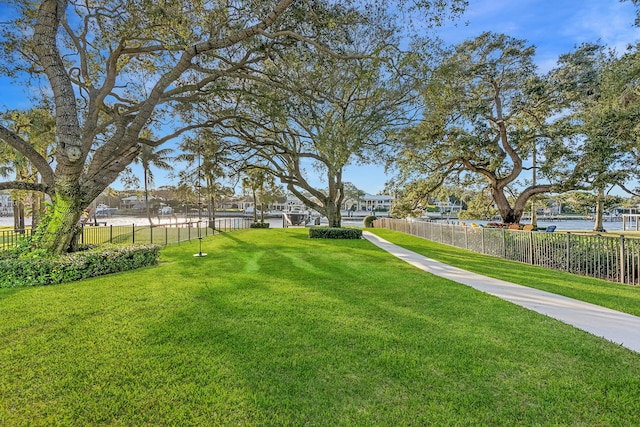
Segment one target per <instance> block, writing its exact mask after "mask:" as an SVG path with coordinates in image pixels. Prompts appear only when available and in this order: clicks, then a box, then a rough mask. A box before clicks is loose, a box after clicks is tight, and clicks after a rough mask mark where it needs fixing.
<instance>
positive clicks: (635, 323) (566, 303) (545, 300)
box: [363, 231, 640, 353]
mask: <svg viewBox="0 0 640 427" xmlns="http://www.w3.org/2000/svg"><path fill="white" fill-rule="evenodd" d="M363 234H364V237H365V239H367V240H369V241H370V242H371V243H373V244H374V245H376V246H378V247H380V248H382V249H384V250H386V251H388V252H389V253H391V254H393V255H395V256H397V257H398V258H400V259H402V260H404V261H406V262H408V263H409V264H411V265H414V266H415V267H418V268H420V269H421V270H424V271H427V272H429V273H431V274H435V275H436V276H440V277H443V278H446V279H449V280H452V281H454V282H458V283H462V284H463V285H467V286H471V287H472V288H475V289H477V290H479V291H482V292H485V293H488V294H491V295H494V296H496V297H498V298H502V299H504V300H506V301H510V302H512V303H514V304H518V305H520V306H522V307H525V308H527V309H529V310H533V311H536V312H538V313H541V314H544V315H546V316H549V317H552V318H554V319H557V320H560V321H561V322H564V323H567V324H569V325H573V326H575V327H576V328H578V329H582V330H583V331H587V332H589V333H591V334H593V335H596V336H598V337H603V338H605V339H607V340H609V341H612V342H614V343H617V344H620V345H622V346H623V347H626V348H628V349H630V350H633V351H636V352H639V353H640V317H637V316H632V315H630V314H626V313H621V312H619V311H615V310H611V309H608V308H604V307H600V306H598V305H594V304H590V303H587V302H583V301H578V300H575V299H572V298H567V297H564V296H561V295H556V294H552V293H550V292H545V291H540V290H538V289H533V288H528V287H526V286H521V285H516V284H515V283H509V282H505V281H503V280H499V279H494V278H491V277H486V276H482V275H480V274H476V273H472V272H469V271H466V270H462V269H460V268H457V267H453V266H450V265H447V264H443V263H441V262H439V261H435V260H433V259H430V258H427V257H425V256H422V255H419V254H417V253H415V252H411V251H409V250H407V249H404V248H402V247H400V246H398V245H394V244H393V243H390V242H388V241H386V240H384V239H382V238H380V237H378V236H376V235H375V234H373V233H370V232H368V231H365V232H364V233H363Z"/></svg>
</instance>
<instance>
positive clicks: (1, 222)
mask: <svg viewBox="0 0 640 427" xmlns="http://www.w3.org/2000/svg"><path fill="white" fill-rule="evenodd" d="M239 218H243V217H219V218H216V220H220V221H223V220H225V219H227V220H230V221H232V220H236V219H239ZM244 218H246V217H244ZM152 220H153V223H154V224H155V225H158V224H176V223H184V222H187V221H195V220H197V218H193V217H190V218H185V217H183V216H177V217H173V216H164V217H160V218H157V217H156V218H152ZM98 221H99V222H100V225H104V224H105V223H106V224H107V225H134V224H135V225H137V226H144V225H149V220H148V219H147V218H146V217H136V216H119V215H114V216H111V217H99V218H98ZM265 221H266V222H268V223H269V226H270V227H271V228H282V218H265ZM437 221H438V222H445V223H450V224H457V223H459V222H460V221H459V220H457V219H455V220H445V219H439V220H437ZM26 222H27V226H30V225H31V220H30V219H29V218H27V220H26ZM464 222H466V223H471V222H475V223H476V224H482V225H485V224H486V223H487V222H492V221H486V220H477V221H476V220H466V221H464ZM528 223H529V222H528V221H523V224H528ZM321 224H322V225H327V220H326V218H323V220H322V222H321ZM342 224H343V225H346V226H357V227H361V226H362V218H349V217H347V216H343V218H342ZM593 224H594V222H593V221H591V220H566V221H565V220H562V221H548V220H545V219H544V218H541V219H539V220H538V226H539V227H547V226H549V225H555V226H556V227H557V230H569V231H573V230H593ZM0 226H13V218H12V217H0ZM604 228H605V229H606V230H608V231H617V230H622V221H605V223H604Z"/></svg>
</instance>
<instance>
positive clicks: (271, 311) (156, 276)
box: [0, 229, 640, 426]
mask: <svg viewBox="0 0 640 427" xmlns="http://www.w3.org/2000/svg"><path fill="white" fill-rule="evenodd" d="M306 233H307V230H304V229H277V230H258V229H256V230H247V231H239V232H234V233H227V234H220V235H216V236H215V237H210V238H207V239H205V240H204V241H203V251H204V252H207V253H208V254H209V255H208V256H207V257H205V258H196V257H193V256H192V255H193V254H194V253H196V252H198V242H197V241H194V242H190V243H183V244H181V245H179V246H177V245H176V246H170V247H167V248H165V249H163V251H162V258H161V261H162V263H161V265H159V266H157V267H151V268H146V269H142V270H138V271H134V272H127V273H122V274H117V275H112V276H107V277H101V278H96V279H91V280H85V281H82V282H77V283H69V284H63V285H57V286H50V287H39V288H20V289H0V342H1V343H2V345H1V346H0V425H7V426H38V425H41V426H51V425H78V426H85V425H135V426H139V425H149V426H157V425H179V426H186V425H198V426H201V425H220V426H229V425H243V426H253V425H255V426H265V425H268V426H410V425H414V426H423V425H491V426H493V425H508V426H513V425H589V426H593V425H602V426H609V425H638V424H640V355H639V354H637V353H634V352H631V351H629V350H626V349H624V348H621V347H619V346H617V345H614V344H611V343H609V342H607V341H605V340H602V339H599V338H596V337H593V336H591V335H589V334H587V333H584V332H581V331H579V330H576V329H574V328H572V327H570V326H567V325H564V324H562V323H559V322H556V321H554V320H551V319H549V318H547V317H545V316H541V315H537V314H535V313H532V312H529V311H527V310H525V309H522V308H520V307H517V306H514V305H512V304H510V303H507V302H504V301H501V300H498V299H496V298H494V297H491V296H489V295H486V294H483V293H480V292H477V291H474V290H472V289H470V288H467V287H465V286H462V285H457V284H454V283H452V282H449V281H446V280H444V279H440V278H437V277H435V276H432V275H429V274H427V273H424V272H422V271H420V270H418V269H415V268H413V267H411V266H410V265H408V264H406V263H404V262H402V261H400V260H398V259H396V258H394V257H393V256H391V255H389V254H387V253H385V252H383V251H381V250H379V249H377V248H376V247H374V246H373V245H371V244H370V243H369V242H367V241H365V240H355V241H354V240H344V241H335V240H331V241H329V240H316V239H314V240H310V239H308V238H307V234H306ZM387 237H388V236H387ZM423 242H424V241H423ZM461 256H462V255H461ZM464 256H467V257H468V255H464ZM474 256H475V255H474ZM532 279H533V278H532Z"/></svg>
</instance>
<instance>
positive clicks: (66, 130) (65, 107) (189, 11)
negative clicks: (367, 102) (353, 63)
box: [0, 0, 464, 253]
mask: <svg viewBox="0 0 640 427" xmlns="http://www.w3.org/2000/svg"><path fill="white" fill-rule="evenodd" d="M349 3H350V2H344V1H340V2H337V1H336V2H332V1H330V0H327V1H306V2H303V1H294V0H264V1H253V0H238V1H234V2H232V3H229V2H226V1H213V2H211V1H203V0H191V1H169V0H158V1H148V0H127V1H119V0H88V1H73V0H40V1H37V2H35V3H34V2H31V1H27V0H15V1H14V2H12V3H11V5H12V7H13V9H12V10H13V11H16V12H17V14H18V15H19V16H18V17H17V18H16V19H15V20H13V21H12V22H11V23H8V24H6V23H5V24H3V26H2V39H1V40H0V42H1V43H2V49H0V52H2V53H1V54H2V58H0V72H3V73H5V74H8V75H13V76H16V77H21V76H22V75H23V73H31V74H32V75H33V76H34V78H35V79H38V75H40V76H42V79H41V80H39V82H40V83H42V84H44V85H46V86H48V90H50V94H51V97H52V98H53V105H54V110H55V117H56V141H57V148H56V158H55V163H54V164H53V165H50V164H49V162H48V161H47V159H45V158H44V157H43V156H42V155H40V154H39V153H38V152H37V151H36V150H35V149H34V148H33V147H32V146H31V145H30V144H29V142H28V141H25V140H24V139H23V138H21V137H20V135H18V134H16V133H15V132H14V131H12V130H11V129H10V128H9V127H8V126H6V125H5V124H4V123H2V124H0V141H2V142H1V143H3V144H8V145H10V146H12V147H13V148H14V149H16V150H18V151H19V152H21V153H22V154H23V155H24V156H26V157H27V158H28V159H29V160H30V161H31V163H32V164H33V165H34V166H35V167H36V168H37V169H38V171H39V172H40V175H41V177H42V181H41V182H39V183H32V184H31V185H29V186H28V190H35V191H42V192H45V193H48V194H49V195H50V196H51V198H52V200H53V212H52V214H51V216H50V218H49V223H48V226H47V228H46V231H45V233H44V236H43V240H42V245H43V247H45V248H46V249H47V250H48V251H50V252H55V253H61V252H64V251H67V250H69V248H70V247H71V245H72V241H73V237H74V234H75V228H76V224H77V223H78V219H79V218H80V214H81V212H82V211H83V210H84V209H85V208H86V207H87V206H88V205H89V204H90V203H91V201H92V200H93V199H95V198H96V197H97V196H98V195H99V194H100V193H101V192H102V191H103V190H104V189H105V188H106V187H107V186H108V185H110V184H111V183H112V182H113V181H114V180H115V179H116V178H117V177H118V175H119V174H120V173H121V172H122V171H123V170H124V169H125V168H126V167H127V165H129V164H130V163H131V162H132V161H133V159H135V158H136V157H137V156H138V153H139V150H140V147H141V144H143V145H150V146H159V145H161V144H163V143H164V142H166V141H168V140H171V139H172V138H175V137H176V136H178V135H180V134H182V133H184V132H187V131H189V130H190V129H193V128H194V127H198V126H202V125H205V124H204V123H187V124H183V123H181V122H180V121H179V120H177V119H176V120H173V121H172V120H171V118H172V117H174V119H175V118H176V117H177V116H172V113H173V112H174V111H175V110H176V109H177V108H178V106H179V105H188V104H189V103H190V102H197V100H198V99H199V98H201V97H203V96H207V97H209V98H211V97H219V99H221V101H220V102H219V105H221V106H222V108H221V109H220V110H218V111H216V112H215V115H210V116H208V117H207V118H206V121H207V122H208V123H206V124H207V125H210V124H212V122H215V121H216V120H220V118H221V117H223V116H226V115H228V114H233V111H228V110H226V107H230V106H226V105H225V103H224V99H225V94H224V92H226V91H230V90H237V89H238V86H237V85H235V82H236V81H237V79H238V78H240V77H242V78H245V77H247V76H250V75H251V74H252V72H253V71H252V70H253V69H254V67H255V66H256V65H257V64H260V63H262V62H263V61H265V60H268V59H269V58H270V57H271V56H273V55H278V54H279V53H278V52H280V53H281V52H282V51H283V49H285V48H286V47H287V46H294V45H300V44H303V45H305V46H312V47H313V48H314V50H316V51H318V50H323V45H324V46H326V43H325V41H326V40H329V39H330V38H331V37H332V36H333V35H334V34H338V33H339V32H340V31H341V29H342V28H344V27H345V26H348V25H349V24H350V22H349V21H350V20H351V19H353V17H354V15H352V14H344V13H343V12H344V11H345V8H349V7H350V5H349ZM354 4H357V5H358V7H362V8H363V9H366V8H367V6H371V5H372V4H373V5H378V6H381V7H386V5H384V4H382V2H376V1H371V2H354ZM398 4H399V6H418V7H420V8H422V9H423V10H425V9H426V10H428V11H429V13H431V14H435V15H438V14H439V13H442V12H443V11H444V10H449V6H451V5H453V10H454V11H456V10H458V11H459V6H460V5H461V4H464V2H463V1H461V0H437V1H435V0H434V1H418V2H404V1H400V2H399V3H398ZM369 10H372V8H369ZM327 50H330V49H327ZM203 120H204V118H203ZM172 125H175V126H173V127H172ZM145 128H155V129H154V130H155V131H156V134H158V135H163V136H162V137H161V138H159V139H157V140H146V139H144V138H141V136H140V135H141V132H143V130H145ZM167 129H169V130H167ZM158 130H162V132H157V131H158ZM21 185H23V186H24V184H21ZM15 186H16V183H15V182H4V183H1V184H0V189H10V188H14V187H15Z"/></svg>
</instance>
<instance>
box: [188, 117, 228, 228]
mask: <svg viewBox="0 0 640 427" xmlns="http://www.w3.org/2000/svg"><path fill="white" fill-rule="evenodd" d="M180 149H181V150H182V151H183V153H182V154H180V155H179V156H177V157H176V160H179V161H184V162H187V163H188V165H189V168H190V169H191V170H196V172H197V173H195V174H194V173H192V172H190V173H189V174H186V175H185V176H189V175H197V181H198V182H197V183H196V185H199V181H200V178H204V180H205V190H206V194H207V205H208V209H207V210H208V212H209V222H210V224H213V221H214V220H215V200H216V197H217V196H220V197H221V196H222V195H223V194H224V193H225V192H226V189H225V187H223V186H222V185H220V184H218V183H217V182H216V181H217V180H218V179H221V178H225V177H226V176H227V172H226V167H227V164H228V163H230V162H232V153H231V148H230V146H229V144H226V143H224V142H223V141H221V140H220V139H219V138H218V137H216V136H215V135H214V134H213V132H212V131H211V129H200V130H199V131H198V132H197V133H196V135H195V136H194V137H189V138H185V139H184V140H183V142H182V143H181V144H180ZM191 179H193V178H191Z"/></svg>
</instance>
